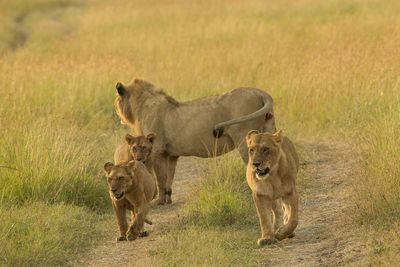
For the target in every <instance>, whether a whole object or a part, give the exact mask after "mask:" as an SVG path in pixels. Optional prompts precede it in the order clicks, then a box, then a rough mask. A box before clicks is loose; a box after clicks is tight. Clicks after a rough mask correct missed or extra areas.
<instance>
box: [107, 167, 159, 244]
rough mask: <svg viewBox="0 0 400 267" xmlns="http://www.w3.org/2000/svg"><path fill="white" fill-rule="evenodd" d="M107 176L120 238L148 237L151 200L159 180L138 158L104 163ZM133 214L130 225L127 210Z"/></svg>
mask: <svg viewBox="0 0 400 267" xmlns="http://www.w3.org/2000/svg"><path fill="white" fill-rule="evenodd" d="M104 171H105V173H106V175H107V184H108V189H109V194H110V198H111V201H112V206H113V209H114V212H115V215H116V217H117V221H118V226H119V230H120V235H119V237H117V241H125V240H130V241H131V240H134V239H136V238H137V237H142V236H147V235H148V234H147V232H145V231H144V223H145V222H146V223H148V224H152V223H151V221H149V220H147V219H146V216H147V213H148V212H149V209H150V205H149V203H150V201H152V200H153V199H154V198H155V197H156V193H157V191H156V181H155V179H154V177H153V175H152V174H150V173H149V172H148V170H147V168H146V166H145V165H144V164H143V163H141V162H139V161H136V160H132V161H129V162H122V163H118V164H116V165H114V164H113V163H111V162H107V163H106V164H104ZM127 210H130V211H131V214H132V224H131V225H130V226H129V227H128V223H127V220H126V211H127Z"/></svg>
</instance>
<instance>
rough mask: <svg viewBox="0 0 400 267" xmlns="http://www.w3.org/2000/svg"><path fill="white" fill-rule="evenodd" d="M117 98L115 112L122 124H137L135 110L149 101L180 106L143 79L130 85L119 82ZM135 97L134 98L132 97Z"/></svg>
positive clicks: (135, 80) (136, 80)
mask: <svg viewBox="0 0 400 267" xmlns="http://www.w3.org/2000/svg"><path fill="white" fill-rule="evenodd" d="M115 88H116V89H117V97H116V98H115V110H116V112H117V114H118V116H119V117H120V118H121V123H122V124H129V125H133V124H134V123H135V118H134V110H135V108H137V107H136V106H137V105H139V104H140V103H143V102H145V101H146V100H148V99H152V100H151V101H166V102H168V103H169V104H171V105H173V106H178V105H179V102H178V101H176V100H175V99H174V98H173V97H171V96H168V95H167V94H166V93H165V92H163V91H162V90H160V89H156V87H155V86H154V85H153V84H152V83H150V82H148V81H146V80H143V79H134V80H133V82H132V83H130V84H129V85H124V84H123V83H121V82H117V84H116V85H115ZM132 96H133V97H132Z"/></svg>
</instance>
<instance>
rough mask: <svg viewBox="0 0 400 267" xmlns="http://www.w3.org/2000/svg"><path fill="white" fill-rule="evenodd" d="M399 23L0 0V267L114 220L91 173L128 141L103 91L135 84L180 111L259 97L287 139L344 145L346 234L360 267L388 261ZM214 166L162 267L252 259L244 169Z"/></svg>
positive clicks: (211, 8) (268, 8) (355, 16)
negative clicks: (362, 247) (239, 93)
mask: <svg viewBox="0 0 400 267" xmlns="http://www.w3.org/2000/svg"><path fill="white" fill-rule="evenodd" d="M399 12H400V2H399V1H395V0H385V1H380V0H350V1H347V0H329V1H317V0H300V1H292V0H284V1H260V0H251V1H218V2H216V1H208V0H205V1H177V0H176V1H175V0H168V1H162V2H160V1H128V0H118V1H104V0H93V1H83V0H73V1H72V0H71V1H67V0H33V1H23V0H14V1H7V0H0V25H2V26H1V27H0V221H1V223H0V255H1V256H0V265H14V266H18V265H19V266H21V265H57V264H63V263H65V262H66V261H67V259H68V258H69V257H71V256H72V255H76V254H77V253H82V252H84V251H85V250H87V249H88V248H89V247H90V246H92V245H93V244H94V243H95V242H96V239H97V238H98V236H101V233H102V231H104V229H103V228H102V227H99V225H100V224H101V223H102V221H103V220H107V218H110V217H112V216H113V215H112V213H111V209H110V203H109V200H108V196H107V191H106V185H105V181H104V179H103V174H102V172H101V166H102V164H103V163H104V162H105V161H108V160H111V159H112V154H113V149H114V148H115V146H116V144H117V142H119V140H121V137H122V136H123V134H124V133H125V132H126V131H127V130H126V129H123V127H122V126H120V124H119V120H118V117H117V116H116V114H115V112H114V107H113V100H114V96H115V91H114V84H115V82H116V81H118V80H121V81H124V82H128V81H130V80H131V79H132V78H134V77H144V78H146V79H148V80H150V81H152V82H153V83H155V84H156V85H159V86H161V87H163V88H164V89H165V91H166V92H167V93H168V94H171V95H173V96H175V97H176V98H177V99H178V100H182V101H183V100H189V99H193V98H196V97H201V96H206V95H210V94H215V93H219V92H223V91H227V90H230V89H232V88H235V87H239V86H255V87H259V88H263V89H265V90H267V91H268V92H269V93H270V94H271V95H272V96H273V97H274V99H275V111H276V118H277V123H278V127H279V128H283V129H285V132H286V134H287V135H289V136H290V137H291V139H292V140H294V141H295V142H296V141H297V142H298V141H301V140H305V139H312V140H315V142H318V140H322V139H329V140H333V142H345V143H348V144H349V145H351V146H352V147H353V148H354V151H356V152H357V153H356V155H358V157H359V160H358V162H359V165H358V166H355V169H356V170H357V172H356V175H355V176H354V177H353V179H354V180H353V181H352V182H353V184H354V193H355V197H354V200H353V202H354V206H353V207H352V208H353V209H354V212H352V214H354V216H353V218H352V219H353V222H354V223H353V227H354V229H358V230H361V232H365V233H366V234H365V237H364V239H365V242H366V243H367V244H368V247H367V249H368V252H369V253H368V254H367V255H368V257H370V259H369V260H370V261H371V262H372V263H375V264H387V265H389V264H390V263H391V262H397V261H398V260H399V253H398V252H399V247H400V241H399V240H400V239H399V229H400V194H399V187H400V165H399V164H398V162H399V161H400V153H399V147H400V141H399V140H400V139H399V138H398V136H399V135H400V76H399V73H400V17H399V16H398V14H399ZM215 164H218V168H216V167H215V166H211V167H210V171H209V172H207V173H206V174H205V175H204V176H205V177H204V178H203V179H201V185H202V187H201V188H202V189H200V190H199V192H198V193H197V195H198V197H197V198H196V199H193V200H192V201H191V202H190V203H188V204H187V207H186V208H185V210H184V212H183V213H184V216H183V219H182V220H181V221H180V222H179V225H178V226H171V227H167V229H166V235H165V236H164V237H163V242H166V243H167V244H170V245H171V246H163V248H161V249H158V250H156V251H155V252H154V257H155V258H156V259H157V260H159V261H160V262H165V261H168V262H171V264H175V265H181V264H185V263H187V261H189V262H191V263H193V261H194V259H195V258H197V259H198V260H199V261H200V262H201V263H203V262H206V261H210V262H214V263H220V264H221V265H226V264H232V262H235V263H237V264H239V265H240V264H250V265H258V264H260V263H261V262H262V259H260V258H257V257H252V255H253V254H252V253H254V251H253V250H254V246H255V243H254V240H255V238H256V237H257V235H258V230H259V229H258V225H254V223H256V222H257V221H256V217H255V216H256V215H255V212H254V207H253V206H252V203H251V199H250V195H249V191H248V189H247V185H246V183H245V179H244V168H243V166H242V165H241V164H242V163H241V162H240V160H239V159H237V158H236V157H235V156H234V155H227V156H226V157H222V158H221V159H220V160H217V161H215ZM211 165H212V164H211ZM221 166H222V167H221ZM221 177H222V178H223V179H221ZM218 178H219V179H218ZM301 178H302V177H300V179H301ZM232 195H234V196H235V197H232ZM103 217H105V218H106V219H103ZM176 227H179V229H177V228H176ZM182 229H183V230H182ZM108 230H109V229H108ZM177 233H178V234H177ZM193 240H195V241H193ZM228 240H229V242H228ZM235 242H237V243H239V242H240V243H241V244H243V245H241V246H237V245H235ZM211 244H214V245H213V248H215V249H213V250H212V251H211V252H210V250H209V249H207V250H205V249H200V248H204V247H205V248H209V246H210V245H211ZM207 246H208V247H207ZM173 247H179V248H181V251H183V253H181V254H178V253H175V251H174V250H171V248H173ZM185 251H187V252H189V251H190V252H191V253H184V252H185ZM49 255H51V256H49ZM188 255H190V256H188ZM194 263H196V262H194Z"/></svg>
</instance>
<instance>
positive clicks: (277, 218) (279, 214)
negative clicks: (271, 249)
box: [272, 199, 284, 232]
mask: <svg viewBox="0 0 400 267" xmlns="http://www.w3.org/2000/svg"><path fill="white" fill-rule="evenodd" d="M272 211H273V212H274V231H275V232H277V231H278V229H280V228H281V227H282V226H283V219H284V218H283V216H284V212H283V207H282V200H281V199H277V200H275V201H274V202H273V203H272Z"/></svg>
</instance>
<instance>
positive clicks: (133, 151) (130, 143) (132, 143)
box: [114, 133, 166, 204]
mask: <svg viewBox="0 0 400 267" xmlns="http://www.w3.org/2000/svg"><path fill="white" fill-rule="evenodd" d="M155 138H156V135H155V134H154V133H150V134H148V135H146V136H144V135H140V136H133V135H130V134H126V136H125V142H123V143H121V144H120V145H119V146H118V147H117V149H116V151H115V153H114V161H115V162H124V161H130V160H137V161H140V162H142V163H143V164H144V165H146V168H147V170H148V171H149V172H150V173H151V174H152V175H153V176H154V177H155V179H156V181H157V186H158V200H157V202H158V203H159V204H164V203H165V201H166V199H165V198H166V195H165V192H164V183H163V182H162V181H161V180H160V179H158V177H157V175H156V174H155V171H154V168H153V157H152V151H153V144H154V140H155Z"/></svg>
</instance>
